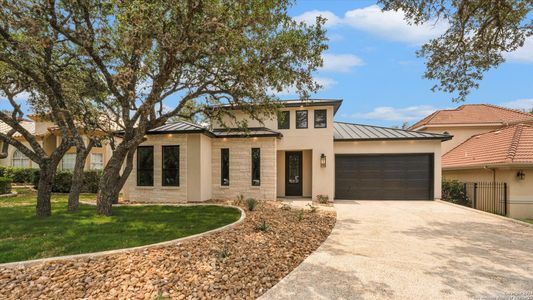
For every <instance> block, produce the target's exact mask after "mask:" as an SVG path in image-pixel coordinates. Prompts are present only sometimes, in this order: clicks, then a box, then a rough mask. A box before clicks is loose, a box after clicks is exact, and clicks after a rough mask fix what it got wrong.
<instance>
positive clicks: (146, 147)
mask: <svg viewBox="0 0 533 300" xmlns="http://www.w3.org/2000/svg"><path fill="white" fill-rule="evenodd" d="M141 148H145V149H152V184H149V185H141V184H139V183H140V182H139V179H140V176H139V174H140V172H139V170H140V169H139V149H141ZM136 154H137V166H136V167H137V169H136V171H137V186H143V187H150V186H154V182H155V180H154V179H155V178H154V164H155V161H154V156H155V155H154V146H137V153H136ZM142 170H144V169H142Z"/></svg>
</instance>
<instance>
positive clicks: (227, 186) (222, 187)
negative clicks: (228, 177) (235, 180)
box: [219, 185, 229, 189]
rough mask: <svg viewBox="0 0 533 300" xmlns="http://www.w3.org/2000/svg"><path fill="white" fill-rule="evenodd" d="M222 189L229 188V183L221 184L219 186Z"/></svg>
mask: <svg viewBox="0 0 533 300" xmlns="http://www.w3.org/2000/svg"><path fill="white" fill-rule="evenodd" d="M219 187H220V188H221V189H229V185H220V186H219Z"/></svg>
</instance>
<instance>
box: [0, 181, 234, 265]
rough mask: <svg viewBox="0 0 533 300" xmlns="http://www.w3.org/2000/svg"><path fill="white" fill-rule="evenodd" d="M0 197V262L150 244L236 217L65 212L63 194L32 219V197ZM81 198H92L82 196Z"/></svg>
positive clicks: (184, 209)
mask: <svg viewBox="0 0 533 300" xmlns="http://www.w3.org/2000/svg"><path fill="white" fill-rule="evenodd" d="M21 192H22V193H21V194H19V195H18V197H9V198H0V263H5V262H12V261H21V260H29V259H36V258H44V257H52V256H58V255H68V254H79V253H88V252H96V251H104V250H111V249H120V248H128V247H135V246H141V245H146V244H152V243H157V242H162V241H167V240H172V239H176V238H180V237H185V236H189V235H193V234H197V233H200V232H204V231H208V230H211V229H214V228H217V227H221V226H224V225H226V224H229V223H232V222H234V221H236V220H238V219H239V217H240V212H239V211H238V210H237V209H234V208H229V207H220V206H213V205H202V206H181V207H180V206H129V207H115V208H113V214H114V215H113V216H111V217H103V216H98V215H96V213H95V207H94V206H91V205H81V206H80V210H79V212H77V213H67V195H54V196H53V198H52V202H53V203H52V216H51V217H48V218H38V217H36V216H35V194H34V193H28V192H26V193H24V191H21ZM81 198H82V199H83V200H90V199H94V198H95V195H91V194H85V195H82V197H81Z"/></svg>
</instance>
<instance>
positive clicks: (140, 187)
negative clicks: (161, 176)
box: [135, 185, 154, 190]
mask: <svg viewBox="0 0 533 300" xmlns="http://www.w3.org/2000/svg"><path fill="white" fill-rule="evenodd" d="M135 188H137V189H139V190H153V189H154V187H153V186H139V185H137V186H135Z"/></svg>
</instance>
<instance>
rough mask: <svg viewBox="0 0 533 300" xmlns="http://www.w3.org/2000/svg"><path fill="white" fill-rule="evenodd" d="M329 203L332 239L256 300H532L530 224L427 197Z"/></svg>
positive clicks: (532, 277) (531, 239)
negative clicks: (333, 222)
mask: <svg viewBox="0 0 533 300" xmlns="http://www.w3.org/2000/svg"><path fill="white" fill-rule="evenodd" d="M335 207H336V209H337V224H336V225H335V228H334V229H333V232H332V234H331V236H330V237H329V238H328V239H327V240H326V241H325V242H324V244H323V245H322V246H321V247H320V248H319V249H318V250H317V251H316V252H314V253H313V254H312V255H311V256H309V257H308V258H307V259H306V260H305V261H304V262H303V263H302V264H301V265H300V266H299V267H298V268H296V269H295V270H294V271H293V272H292V273H290V274H289V275H288V276H287V277H285V278H284V279H283V280H282V281H281V282H280V283H278V284H277V285H276V286H274V287H273V288H272V289H271V290H269V291H268V292H267V293H266V294H264V295H263V297H262V298H261V299H305V300H310V299H383V298H384V299H464V298H478V299H484V298H490V297H497V298H498V299H500V298H503V299H533V227H530V226H524V225H521V224H516V223H513V222H511V221H508V220H504V219H501V218H498V217H495V216H489V215H485V214H481V213H478V212H474V211H471V210H468V209H463V208H460V207H456V206H453V205H450V204H446V203H441V202H433V201H431V202H429V201H428V202H415V201H401V202H400V201H346V202H341V201H338V202H337V203H336V205H335ZM513 296H515V297H516V298H513ZM491 299H494V298H491Z"/></svg>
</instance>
